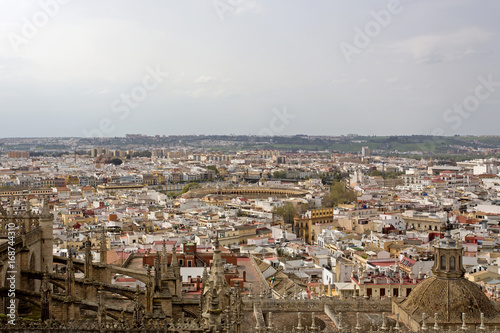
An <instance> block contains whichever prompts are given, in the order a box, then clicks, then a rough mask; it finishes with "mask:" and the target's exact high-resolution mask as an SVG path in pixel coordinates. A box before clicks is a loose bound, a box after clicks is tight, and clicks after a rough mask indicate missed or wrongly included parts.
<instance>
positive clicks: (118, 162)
mask: <svg viewBox="0 0 500 333" xmlns="http://www.w3.org/2000/svg"><path fill="white" fill-rule="evenodd" d="M109 163H111V164H114V165H121V164H122V163H123V161H122V160H121V159H119V158H113V159H112V160H111V161H109Z"/></svg>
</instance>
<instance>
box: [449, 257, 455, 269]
mask: <svg viewBox="0 0 500 333" xmlns="http://www.w3.org/2000/svg"><path fill="white" fill-rule="evenodd" d="M450 270H455V257H451V258H450Z"/></svg>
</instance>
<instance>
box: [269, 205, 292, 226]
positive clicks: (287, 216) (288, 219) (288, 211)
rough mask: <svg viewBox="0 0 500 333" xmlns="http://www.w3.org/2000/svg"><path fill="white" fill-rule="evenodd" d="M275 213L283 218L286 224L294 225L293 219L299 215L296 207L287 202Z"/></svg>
mask: <svg viewBox="0 0 500 333" xmlns="http://www.w3.org/2000/svg"><path fill="white" fill-rule="evenodd" d="M273 213H275V214H276V215H279V216H281V217H282V218H283V221H285V223H288V224H292V223H293V218H294V217H295V215H296V214H297V209H295V206H294V205H293V204H292V203H290V202H287V203H286V204H284V205H283V206H281V207H275V208H274V209H273Z"/></svg>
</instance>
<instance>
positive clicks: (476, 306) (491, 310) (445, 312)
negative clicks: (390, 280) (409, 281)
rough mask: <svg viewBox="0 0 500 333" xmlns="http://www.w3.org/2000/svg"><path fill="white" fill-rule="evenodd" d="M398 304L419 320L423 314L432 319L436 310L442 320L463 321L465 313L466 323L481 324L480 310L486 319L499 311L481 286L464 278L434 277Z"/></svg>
mask: <svg viewBox="0 0 500 333" xmlns="http://www.w3.org/2000/svg"><path fill="white" fill-rule="evenodd" d="M399 306H400V307H401V308H402V309H403V310H404V311H405V312H406V313H408V314H409V315H410V316H411V317H413V318H414V319H415V320H417V321H419V322H420V321H421V320H422V314H423V313H425V314H426V317H431V318H433V317H434V313H437V314H438V322H439V323H461V322H462V313H465V321H466V322H467V323H473V322H475V323H479V322H480V316H481V313H483V314H484V317H485V319H486V321H488V320H491V319H493V317H495V316H497V315H498V314H499V313H498V312H497V310H496V309H495V307H494V306H493V304H492V303H491V301H490V300H489V299H488V297H486V295H485V294H484V293H483V292H482V291H481V288H480V287H479V286H477V285H476V284H475V283H474V282H471V281H469V280H466V279H464V278H459V279H441V278H438V277H436V276H431V277H429V278H427V279H425V280H423V281H422V282H420V283H419V284H418V286H416V287H415V289H413V290H412V292H411V293H410V295H409V296H408V297H407V298H406V299H405V300H404V301H402V302H401V303H400V305H399ZM431 320H432V319H431Z"/></svg>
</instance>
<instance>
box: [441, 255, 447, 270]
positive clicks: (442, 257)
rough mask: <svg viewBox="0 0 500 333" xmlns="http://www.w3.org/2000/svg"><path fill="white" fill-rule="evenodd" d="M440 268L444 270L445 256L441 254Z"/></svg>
mask: <svg viewBox="0 0 500 333" xmlns="http://www.w3.org/2000/svg"><path fill="white" fill-rule="evenodd" d="M441 269H442V270H446V258H445V256H441Z"/></svg>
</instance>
